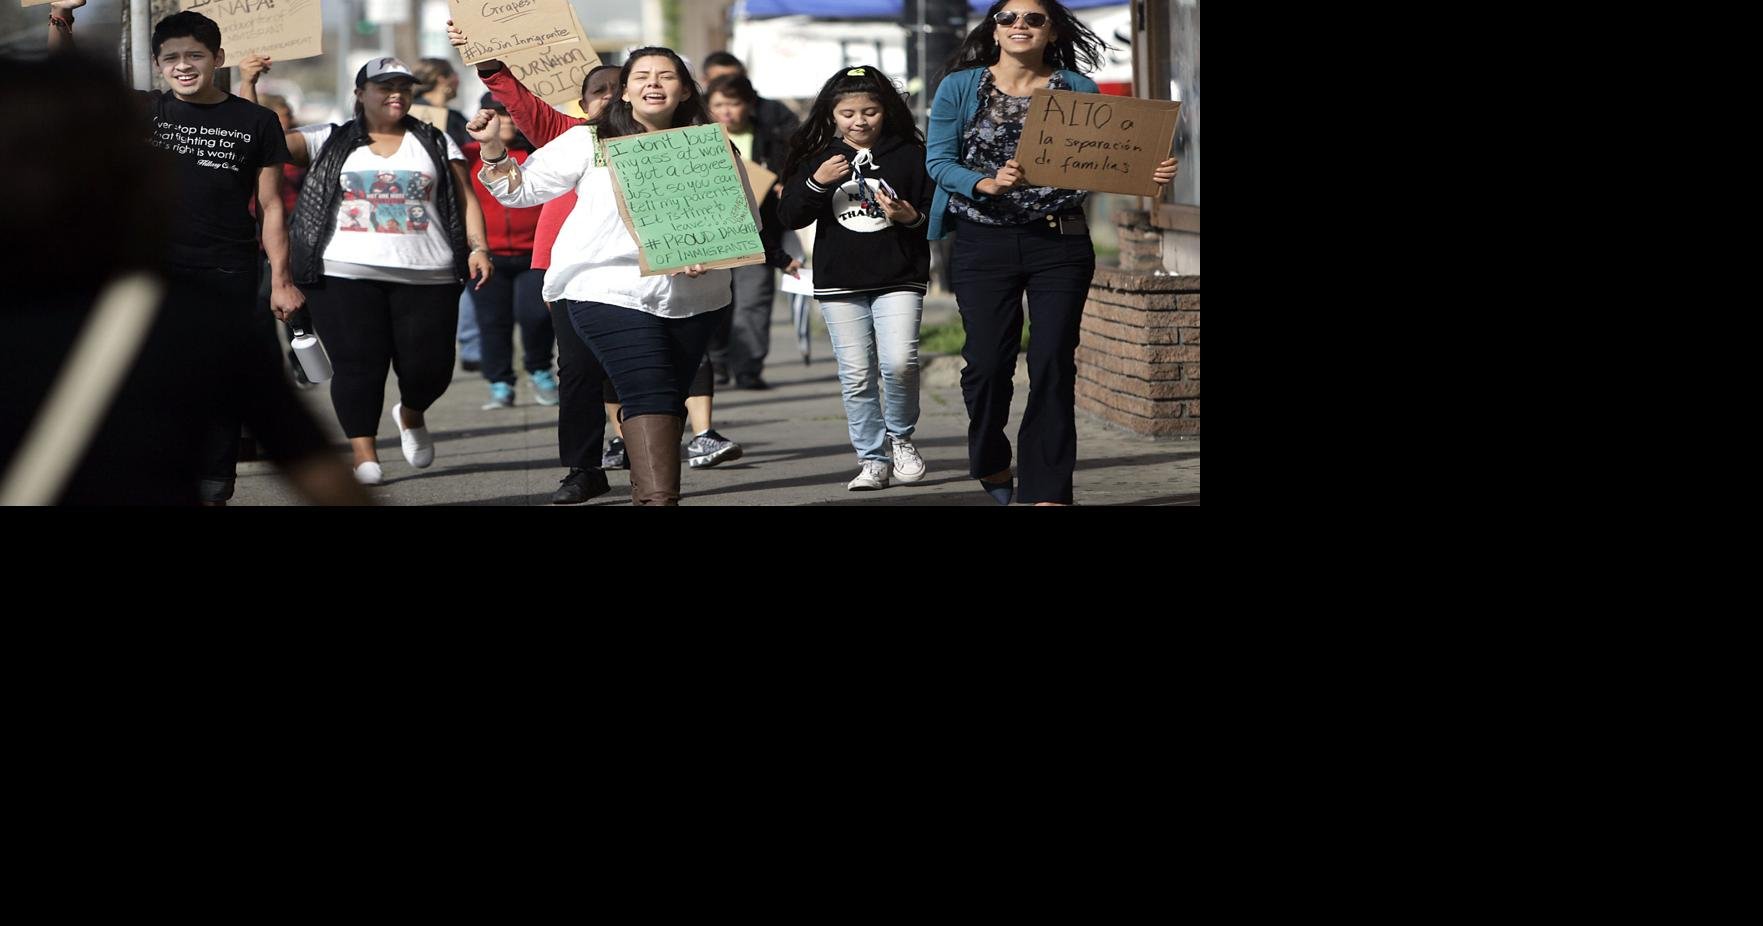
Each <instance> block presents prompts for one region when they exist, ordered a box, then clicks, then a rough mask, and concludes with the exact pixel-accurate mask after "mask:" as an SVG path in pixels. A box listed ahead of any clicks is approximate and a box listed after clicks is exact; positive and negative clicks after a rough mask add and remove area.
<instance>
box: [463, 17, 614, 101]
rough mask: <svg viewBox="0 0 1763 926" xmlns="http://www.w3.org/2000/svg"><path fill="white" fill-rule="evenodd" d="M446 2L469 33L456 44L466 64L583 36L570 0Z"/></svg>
mask: <svg viewBox="0 0 1763 926" xmlns="http://www.w3.org/2000/svg"><path fill="white" fill-rule="evenodd" d="M447 6H448V9H449V11H450V12H451V13H452V14H453V23H454V24H455V25H457V26H458V27H459V31H460V32H463V33H465V34H466V35H468V36H470V37H471V41H469V42H467V43H465V44H464V45H461V46H459V57H460V58H462V59H464V61H465V63H466V64H476V63H478V62H479V61H489V60H490V59H492V58H506V57H507V56H508V55H510V54H512V53H513V52H517V51H526V50H527V49H538V48H545V47H548V46H556V45H568V44H570V43H572V42H579V41H581V40H582V38H583V35H582V31H581V24H580V23H579V22H577V21H576V18H575V12H574V11H573V10H571V9H570V8H569V0H447ZM576 86H578V87H579V86H581V84H579V83H578V84H576Z"/></svg>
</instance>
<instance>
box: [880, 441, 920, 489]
mask: <svg viewBox="0 0 1763 926" xmlns="http://www.w3.org/2000/svg"><path fill="white" fill-rule="evenodd" d="M888 442H889V443H891V444H893V445H894V447H893V449H894V460H893V465H894V478H895V479H898V480H900V481H901V482H917V481H918V480H920V479H923V478H924V470H925V466H924V457H921V456H919V455H918V448H917V447H914V446H912V441H911V440H909V439H908V438H904V437H895V436H894V435H892V434H889V435H888Z"/></svg>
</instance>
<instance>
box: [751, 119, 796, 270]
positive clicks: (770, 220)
mask: <svg viewBox="0 0 1763 926" xmlns="http://www.w3.org/2000/svg"><path fill="white" fill-rule="evenodd" d="M750 124H751V125H752V128H753V160H754V161H755V162H756V163H759V164H763V165H765V169H766V170H769V171H771V172H772V173H774V174H777V175H778V182H780V183H781V182H783V172H784V162H785V161H787V160H789V157H790V136H791V135H792V134H793V133H794V132H795V131H796V127H797V126H798V125H800V122H799V121H798V120H797V119H796V115H795V114H794V113H792V112H790V109H789V107H787V106H785V105H784V104H782V103H779V102H777V101H776V100H767V99H763V98H762V99H760V101H759V105H758V106H757V107H755V108H754V110H753V114H752V116H751V117H750ZM753 195H754V196H756V197H758V199H759V224H760V228H759V240H760V241H761V242H762V243H763V244H764V245H765V257H766V261H765V262H766V263H767V264H770V265H771V266H773V267H776V268H778V269H779V270H782V269H783V268H785V267H788V266H789V265H790V256H789V255H788V254H785V253H784V249H783V241H784V230H783V225H782V222H781V221H780V220H779V219H778V215H777V194H776V193H774V192H772V191H770V190H754V191H753Z"/></svg>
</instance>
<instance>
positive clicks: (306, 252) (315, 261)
mask: <svg viewBox="0 0 1763 926" xmlns="http://www.w3.org/2000/svg"><path fill="white" fill-rule="evenodd" d="M403 122H404V131H406V132H412V133H415V135H416V140H417V142H419V143H420V144H421V145H422V149H423V150H424V151H426V152H428V156H429V160H431V161H434V162H435V214H436V215H437V216H441V217H443V218H444V219H445V221H446V223H447V242H448V244H450V245H452V247H453V275H454V276H455V277H457V278H458V279H459V282H460V283H464V282H466V281H467V280H469V279H470V278H471V271H470V269H469V267H468V265H467V263H466V260H467V258H469V257H471V247H470V245H468V244H466V241H465V216H464V215H463V214H462V213H461V212H460V211H459V191H458V190H456V189H454V186H453V168H452V167H451V166H450V165H449V164H448V163H447V143H446V136H445V135H443V134H442V132H441V130H440V129H437V128H435V127H434V126H432V125H429V124H428V123H426V122H423V121H421V120H420V119H414V118H412V117H410V116H405V117H404V120H403ZM372 141H373V139H371V138H369V137H368V134H367V130H366V129H365V128H363V127H362V126H361V123H360V122H359V121H357V120H354V119H351V120H349V121H348V122H345V123H343V124H342V125H340V126H338V125H333V126H331V135H330V137H329V138H327V139H325V143H324V149H323V150H321V151H319V152H318V153H317V154H316V155H314V156H313V158H312V167H311V168H310V169H308V170H307V171H306V180H305V182H304V183H302V184H301V185H300V200H299V202H298V203H296V204H295V206H294V225H293V228H292V230H291V231H290V232H289V237H290V238H291V240H292V244H293V251H294V253H293V257H292V259H291V260H290V263H291V264H292V268H291V269H292V270H293V273H294V283H295V284H296V285H299V286H312V285H315V284H317V283H318V282H319V281H320V280H322V279H323V278H324V249H325V247H326V246H327V245H329V244H330V240H331V235H332V234H333V233H334V232H336V230H337V203H338V201H340V200H341V199H342V196H343V188H342V186H341V185H340V184H339V183H338V180H339V178H340V177H342V175H343V162H344V161H347V160H348V159H349V155H350V154H351V153H353V152H354V151H355V149H356V148H359V147H361V146H362V145H365V144H369V143H371V142H372ZM466 195H468V196H469V195H471V193H470V191H469V190H468V191H466Z"/></svg>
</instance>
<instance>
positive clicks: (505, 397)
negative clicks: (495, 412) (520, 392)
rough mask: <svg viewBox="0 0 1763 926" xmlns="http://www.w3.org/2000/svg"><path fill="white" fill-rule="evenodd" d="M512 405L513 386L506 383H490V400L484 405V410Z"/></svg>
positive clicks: (510, 406) (511, 406)
mask: <svg viewBox="0 0 1763 926" xmlns="http://www.w3.org/2000/svg"><path fill="white" fill-rule="evenodd" d="M513 407H514V387H513V386H510V385H509V384H507V383H491V384H490V401H489V404H487V405H485V406H484V410H485V411H488V410H490V409H492V408H513Z"/></svg>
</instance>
